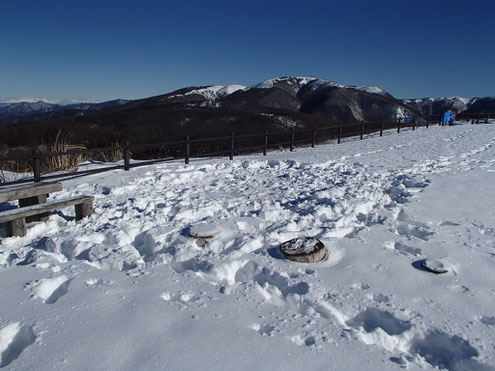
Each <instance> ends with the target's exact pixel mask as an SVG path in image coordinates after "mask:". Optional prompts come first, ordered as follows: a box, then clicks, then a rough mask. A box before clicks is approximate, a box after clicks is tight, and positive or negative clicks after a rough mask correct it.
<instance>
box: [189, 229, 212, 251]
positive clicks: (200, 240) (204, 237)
mask: <svg viewBox="0 0 495 371" xmlns="http://www.w3.org/2000/svg"><path fill="white" fill-rule="evenodd" d="M218 231H219V230H218V228H217V227H216V226H215V225H213V224H207V223H203V224H197V225H193V226H192V227H191V228H189V237H192V238H196V245H198V246H199V247H205V246H206V243H207V242H208V240H211V239H212V238H213V237H215V234H217V233H218Z"/></svg>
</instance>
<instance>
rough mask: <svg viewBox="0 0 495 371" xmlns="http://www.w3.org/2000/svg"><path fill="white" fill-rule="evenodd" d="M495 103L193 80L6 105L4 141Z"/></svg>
mask: <svg viewBox="0 0 495 371" xmlns="http://www.w3.org/2000/svg"><path fill="white" fill-rule="evenodd" d="M494 102H495V99H494V98H473V99H470V100H468V99H465V98H458V97H451V98H424V99H415V100H401V99H397V98H395V97H393V96H392V95H391V94H390V93H388V92H386V91H385V90H383V89H381V88H379V87H373V86H346V85H343V84H340V83H337V82H334V81H330V80H324V79H320V78H317V77H313V76H306V77H297V76H288V77H278V78H273V79H268V80H265V81H262V82H260V83H257V84H254V85H251V86H244V85H227V86H223V85H210V86H192V87H186V88H182V89H179V90H175V91H173V92H170V93H167V94H163V95H158V96H153V97H150V98H144V99H137V100H130V101H127V100H113V101H108V102H103V103H76V104H70V105H66V106H61V105H50V104H49V103H44V102H41V103H24V104H23V103H16V104H15V105H6V106H3V107H0V124H1V125H0V129H1V131H2V132H1V133H0V144H2V143H3V144H5V145H8V146H32V145H37V144H41V143H50V141H52V140H53V138H54V137H56V135H57V133H58V132H59V131H60V130H63V131H64V132H67V133H71V135H72V138H73V141H74V142H76V143H81V144H84V145H86V146H87V147H88V148H95V147H102V146H103V147H104V146H109V145H112V143H115V142H119V143H122V141H126V140H128V141H130V142H131V143H133V144H145V143H156V142H157V141H163V142H164V141H172V140H183V139H184V138H185V137H186V136H190V137H194V138H208V137H215V136H225V135H231V134H232V132H235V133H237V134H239V135H242V134H259V133H264V132H265V131H266V130H268V131H269V132H283V131H287V130H289V129H291V128H298V129H310V128H311V129H312V128H314V127H328V126H337V125H338V124H340V123H343V124H344V125H346V126H348V125H353V124H357V123H360V122H368V123H370V122H376V123H379V122H381V121H382V120H385V121H393V122H396V121H397V119H399V118H401V119H404V120H406V119H407V120H409V119H411V116H412V115H414V116H416V117H419V118H423V119H425V118H426V115H428V114H429V113H432V114H437V113H442V112H444V111H445V110H450V109H452V110H455V111H456V112H460V111H463V110H466V109H473V110H474V109H485V110H490V111H492V112H495V106H494V105H493V103H494ZM492 107H493V109H492ZM16 110H17V111H16ZM12 112H17V113H15V114H13V113H12ZM19 112H23V113H19ZM26 132H29V133H32V134H29V135H25V134H24V133H26ZM326 133H327V134H326V135H331V133H330V132H328V131H327V132H326ZM2 138H3V139H2Z"/></svg>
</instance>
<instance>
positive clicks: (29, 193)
mask: <svg viewBox="0 0 495 371" xmlns="http://www.w3.org/2000/svg"><path fill="white" fill-rule="evenodd" d="M61 190H62V183H56V182H50V183H35V184H22V185H16V186H11V187H6V188H1V189H0V202H8V201H15V200H19V207H25V206H31V205H36V204H41V203H43V202H46V199H47V198H48V196H49V194H50V193H53V192H59V191H61ZM46 220H48V215H46V214H44V215H43V214H41V215H38V216H32V217H29V218H27V222H28V223H29V222H33V221H46Z"/></svg>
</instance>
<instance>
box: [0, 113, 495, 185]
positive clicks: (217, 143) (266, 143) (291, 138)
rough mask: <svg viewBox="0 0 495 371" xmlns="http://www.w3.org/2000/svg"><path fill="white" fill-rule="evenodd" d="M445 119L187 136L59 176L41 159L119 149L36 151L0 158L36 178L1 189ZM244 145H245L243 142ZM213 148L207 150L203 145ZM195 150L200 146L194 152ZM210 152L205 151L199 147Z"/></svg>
mask: <svg viewBox="0 0 495 371" xmlns="http://www.w3.org/2000/svg"><path fill="white" fill-rule="evenodd" d="M441 118H442V116H441V115H427V116H425V117H417V116H413V117H411V118H409V119H408V120H402V119H398V120H394V121H386V120H381V121H374V122H358V123H348V124H344V123H340V124H339V125H332V126H320V127H313V128H310V129H296V128H292V129H291V130H285V131H278V132H268V131H265V132H264V133H258V134H243V135H237V134H235V132H233V133H232V134H231V135H228V136H222V137H213V138H197V139H191V138H190V137H189V136H187V137H186V138H185V140H182V141H170V142H163V143H151V144H139V145H131V144H130V143H125V144H124V145H123V146H122V148H121V150H122V160H123V164H122V165H113V166H106V167H102V168H96V169H89V170H78V171H62V172H57V173H48V174H47V173H46V172H45V173H43V171H42V160H43V159H45V158H51V157H56V156H71V155H92V154H97V153H102V152H105V151H115V150H116V148H115V147H106V148H95V149H87V150H71V151H66V152H42V151H41V150H40V148H38V147H37V148H33V149H32V153H31V154H29V155H24V156H16V157H10V158H0V168H1V164H2V163H5V162H12V161H28V162H29V163H30V164H31V167H32V172H33V176H32V177H29V178H24V179H20V180H15V181H8V182H3V183H2V185H12V184H20V183H28V182H33V181H34V182H41V181H43V180H51V179H56V178H68V177H73V176H77V175H85V174H97V173H101V172H106V171H111V170H117V169H123V170H126V171H129V170H130V169H131V168H134V167H139V166H145V165H150V164H155V163H159V162H165V161H171V160H183V161H184V162H185V164H189V162H190V160H191V159H192V158H199V157H219V156H228V157H229V159H230V160H233V158H234V156H236V155H240V154H250V153H262V154H263V155H264V156H266V155H267V153H268V151H269V150H271V149H273V148H288V149H289V150H290V151H293V150H294V148H295V147H297V146H302V145H306V146H311V147H312V148H314V147H315V145H316V144H317V143H319V142H322V141H326V140H331V139H334V140H335V139H336V141H337V143H341V142H342V139H343V138H348V137H358V136H359V139H360V140H363V139H364V137H365V135H368V134H371V133H377V134H378V135H379V136H380V137H381V136H383V132H384V131H385V130H391V129H392V130H396V131H397V133H400V131H401V130H404V129H408V130H416V128H418V127H425V128H428V127H430V126H432V125H440V124H441ZM456 119H457V120H465V121H470V122H471V124H487V123H488V122H489V120H490V119H495V113H487V112H473V113H462V114H460V115H457V117H456ZM243 142H244V144H243ZM208 143H210V145H208V146H206V147H205V144H208ZM194 146H196V147H199V148H196V150H194ZM202 146H203V147H205V148H206V149H204V148H203V149H202V148H201V147H202ZM149 150H157V151H158V152H161V153H166V152H167V151H168V152H169V153H171V152H173V153H174V154H173V155H169V156H160V158H156V159H152V160H145V161H138V162H136V161H134V162H133V161H132V160H133V155H132V154H133V153H134V154H135V153H139V152H141V153H143V152H146V151H149Z"/></svg>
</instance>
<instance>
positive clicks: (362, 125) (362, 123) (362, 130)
mask: <svg viewBox="0 0 495 371" xmlns="http://www.w3.org/2000/svg"><path fill="white" fill-rule="evenodd" d="M363 135H364V121H361V137H360V139H361V140H363Z"/></svg>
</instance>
